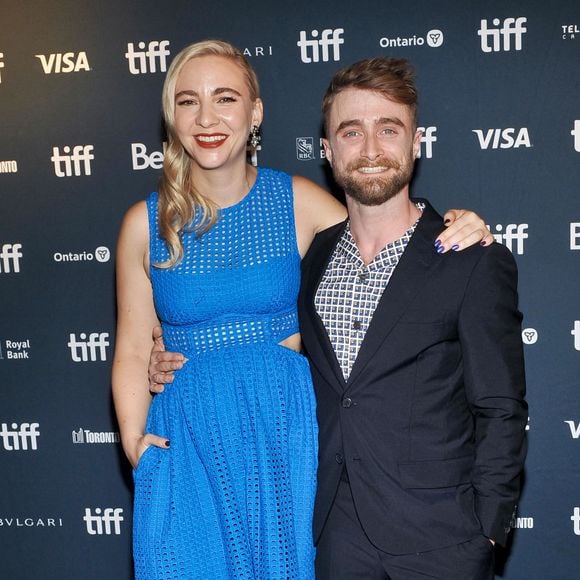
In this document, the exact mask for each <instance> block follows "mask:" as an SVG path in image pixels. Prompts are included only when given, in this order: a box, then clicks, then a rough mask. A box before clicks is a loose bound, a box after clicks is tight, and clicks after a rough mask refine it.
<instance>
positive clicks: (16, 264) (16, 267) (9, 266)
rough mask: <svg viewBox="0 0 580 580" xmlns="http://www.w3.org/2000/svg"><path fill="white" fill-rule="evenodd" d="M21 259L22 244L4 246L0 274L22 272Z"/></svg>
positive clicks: (0, 251) (0, 257)
mask: <svg viewBox="0 0 580 580" xmlns="http://www.w3.org/2000/svg"><path fill="white" fill-rule="evenodd" d="M20 258H22V244H2V249H1V250H0V274H10V273H11V272H14V273H16V274H17V273H18V272H20Z"/></svg>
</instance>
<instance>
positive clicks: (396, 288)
mask: <svg viewBox="0 0 580 580" xmlns="http://www.w3.org/2000/svg"><path fill="white" fill-rule="evenodd" d="M417 201H422V202H423V203H425V204H426V206H425V209H424V210H423V216H422V217H421V220H420V221H419V223H418V224H417V229H416V230H415V232H414V233H413V236H412V237H411V240H410V241H409V244H408V245H407V248H406V249H405V252H404V253H403V255H402V256H401V259H400V261H399V263H398V264H397V267H396V268H395V271H394V272H393V275H392V276H391V279H390V280H389V284H388V285H387V287H386V289H385V291H384V292H383V295H382V296H381V299H380V300H379V303H378V305H377V309H376V310H375V313H374V315H373V318H372V320H371V323H370V325H369V328H368V330H367V332H366V334H365V338H364V340H363V343H362V345H361V348H360V350H359V353H358V356H357V359H356V361H355V363H354V366H353V368H352V371H351V373H350V377H349V380H348V388H350V387H352V385H353V384H354V383H355V382H356V380H357V379H358V377H359V376H360V374H361V372H362V370H363V369H364V368H365V366H366V365H367V364H368V362H369V361H370V360H371V359H372V357H373V356H374V355H375V354H376V352H377V350H378V349H379V347H380V346H381V345H382V343H383V342H384V341H385V339H386V338H387V336H388V335H389V333H390V332H391V330H392V329H393V327H394V326H395V325H396V324H397V322H398V321H399V319H400V318H401V316H402V315H403V314H404V313H405V310H406V309H407V307H408V306H409V304H410V303H411V301H412V299H413V297H414V296H415V295H416V293H417V292H418V291H419V290H420V289H421V288H423V287H424V285H425V283H426V280H427V278H428V277H429V276H430V273H431V272H432V271H433V269H435V268H437V266H438V265H439V264H440V263H441V261H442V260H435V259H434V258H435V257H438V256H436V255H435V254H436V252H435V248H434V247H433V243H434V241H435V238H436V236H437V234H438V233H439V232H440V231H441V228H442V220H441V218H440V216H439V215H438V214H437V213H436V212H435V210H434V209H433V208H432V207H431V206H430V205H429V203H428V202H426V201H425V200H417Z"/></svg>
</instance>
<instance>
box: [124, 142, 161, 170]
mask: <svg viewBox="0 0 580 580" xmlns="http://www.w3.org/2000/svg"><path fill="white" fill-rule="evenodd" d="M166 147H167V143H166V142H165V141H164V142H163V151H152V152H151V153H147V147H146V146H145V144H144V143H131V160H132V161H133V170H134V171H141V170H143V169H149V168H151V169H161V168H162V167H163V155H164V153H165V149H166Z"/></svg>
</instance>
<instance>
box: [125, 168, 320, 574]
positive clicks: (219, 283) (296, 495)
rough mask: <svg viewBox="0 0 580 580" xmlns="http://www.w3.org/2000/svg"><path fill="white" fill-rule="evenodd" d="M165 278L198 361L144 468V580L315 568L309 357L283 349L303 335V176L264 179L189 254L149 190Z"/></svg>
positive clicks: (192, 359) (171, 392) (159, 298)
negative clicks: (170, 241) (297, 210)
mask: <svg viewBox="0 0 580 580" xmlns="http://www.w3.org/2000/svg"><path fill="white" fill-rule="evenodd" d="M147 207H148V214H149V226H150V227H149V229H150V262H151V264H152V266H151V269H150V272H151V283H152V286H153V294H154V300H155V307H156V310H157V314H158V316H159V319H160V320H161V321H162V325H163V337H164V340H165V345H166V348H167V350H170V351H177V352H182V353H183V354H185V356H186V357H187V358H188V361H187V363H186V364H185V366H184V368H183V369H182V370H180V371H178V372H176V375H175V380H174V382H173V383H172V384H170V385H166V387H165V391H164V392H163V393H162V394H159V395H156V396H155V397H154V399H153V402H152V404H151V409H150V412H149V417H148V420H147V432H149V433H154V434H157V435H161V436H163V437H167V438H169V439H170V440H171V447H170V448H169V449H160V448H157V447H149V448H148V449H147V450H146V451H145V453H144V454H143V456H142V457H141V460H140V462H139V465H138V466H137V469H136V471H135V473H134V479H135V502H134V520H133V528H134V536H133V543H134V560H135V575H136V578H137V579H138V580H143V579H145V580H166V579H167V580H169V579H172V580H173V579H175V580H177V579H179V580H188V579H191V580H194V579H195V580H206V579H207V580H220V579H230V578H231V579H234V578H235V579H263V580H275V579H290V578H292V579H297V580H308V579H312V578H314V571H313V566H314V547H313V545H312V527H311V520H312V511H313V504H314V493H315V483H316V460H317V426H316V416H315V400H314V392H313V388H312V382H311V377H310V370H309V367H308V363H307V361H306V359H305V357H303V356H302V355H301V354H299V353H296V352H294V351H292V350H289V349H287V348H285V347H282V346H280V345H279V344H278V343H279V342H280V341H281V340H283V339H284V338H286V337H288V336H290V335H292V334H294V333H295V332H298V320H297V311H296V301H297V296H298V289H299V284H300V256H299V254H298V249H297V243H296V231H295V225H294V213H293V192H292V181H291V177H290V176H289V175H286V174H285V173H281V172H277V171H274V170H270V169H259V170H258V176H257V180H256V183H255V185H254V187H253V188H252V189H251V190H250V192H249V193H248V195H247V196H246V197H245V198H244V199H243V200H242V201H240V202H239V203H238V204H236V205H234V206H232V207H229V208H225V209H223V210H221V211H220V216H219V219H218V221H217V223H216V224H215V225H214V226H213V227H212V228H211V229H210V230H209V231H208V232H206V233H205V234H203V235H201V236H199V235H196V234H195V233H186V234H184V236H183V244H184V250H185V255H184V259H183V262H182V263H181V264H179V265H178V266H177V267H175V268H172V269H160V268H156V267H155V266H154V265H153V264H155V263H159V262H163V261H165V260H166V259H167V258H168V256H169V254H168V252H167V248H166V245H165V242H164V241H163V240H162V239H161V238H160V237H159V229H158V214H157V194H156V193H153V194H151V195H150V196H149V198H148V199H147Z"/></svg>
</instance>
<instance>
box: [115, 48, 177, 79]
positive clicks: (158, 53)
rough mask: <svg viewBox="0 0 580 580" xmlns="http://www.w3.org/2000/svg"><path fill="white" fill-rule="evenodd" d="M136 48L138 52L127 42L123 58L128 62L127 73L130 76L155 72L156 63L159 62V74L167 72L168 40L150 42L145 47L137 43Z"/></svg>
mask: <svg viewBox="0 0 580 580" xmlns="http://www.w3.org/2000/svg"><path fill="white" fill-rule="evenodd" d="M145 46H147V50H145ZM137 47H138V48H139V50H135V45H134V44H133V43H132V42H129V43H128V44H127V52H126V53H125V58H126V59H127V60H128V61H129V72H130V73H131V74H132V75H140V74H144V73H154V72H157V62H159V71H160V72H165V71H166V70H167V57H168V56H169V40H161V41H159V40H152V41H150V42H149V44H147V45H146V44H145V43H144V42H139V43H138V44H137Z"/></svg>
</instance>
